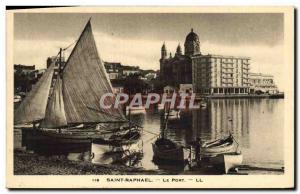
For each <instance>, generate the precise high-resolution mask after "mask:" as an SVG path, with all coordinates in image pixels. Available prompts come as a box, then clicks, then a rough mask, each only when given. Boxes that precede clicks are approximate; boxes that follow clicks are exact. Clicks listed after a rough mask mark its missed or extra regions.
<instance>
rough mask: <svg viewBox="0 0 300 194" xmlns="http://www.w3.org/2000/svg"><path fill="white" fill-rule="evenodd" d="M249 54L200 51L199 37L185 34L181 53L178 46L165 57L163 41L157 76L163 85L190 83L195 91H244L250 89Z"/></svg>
mask: <svg viewBox="0 0 300 194" xmlns="http://www.w3.org/2000/svg"><path fill="white" fill-rule="evenodd" d="M249 62H250V58H248V57H233V56H221V55H204V54H202V53H201V52H200V41H199V36H198V35H197V34H196V33H195V32H193V29H192V30H191V32H190V33H189V34H188V35H187V36H186V39H185V43H184V54H182V51H181V47H180V45H178V47H177V49H176V54H175V56H174V57H172V55H171V53H170V57H167V48H166V45H165V43H164V44H163V46H162V48H161V59H160V77H161V79H162V80H163V81H164V83H165V84H166V85H171V86H174V87H176V88H178V87H179V86H180V84H193V92H195V93H198V94H205V95H208V94H209V95H211V94H222V95H223V94H246V93H248V92H249V77H248V75H249V65H250V63H249Z"/></svg>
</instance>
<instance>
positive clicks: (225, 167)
mask: <svg viewBox="0 0 300 194" xmlns="http://www.w3.org/2000/svg"><path fill="white" fill-rule="evenodd" d="M209 162H210V164H212V165H213V166H214V167H215V168H216V169H217V170H219V171H220V172H222V173H225V174H227V173H228V172H229V170H230V169H232V168H234V167H236V166H239V165H241V164H242V162H243V155H242V153H238V152H231V153H225V154H219V155H217V156H215V157H212V158H210V159H209Z"/></svg>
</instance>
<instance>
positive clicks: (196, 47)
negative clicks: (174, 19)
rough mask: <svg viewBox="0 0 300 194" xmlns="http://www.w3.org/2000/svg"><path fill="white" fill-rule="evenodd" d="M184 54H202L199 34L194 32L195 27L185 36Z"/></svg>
mask: <svg viewBox="0 0 300 194" xmlns="http://www.w3.org/2000/svg"><path fill="white" fill-rule="evenodd" d="M184 54H185V55H187V56H192V55H196V54H200V41H199V36H198V35H197V34H196V33H194V31H193V28H192V29H191V32H190V33H189V34H188V35H187V36H186V38H185V43H184Z"/></svg>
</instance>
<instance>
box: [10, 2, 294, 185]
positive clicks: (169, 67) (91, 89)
mask: <svg viewBox="0 0 300 194" xmlns="http://www.w3.org/2000/svg"><path fill="white" fill-rule="evenodd" d="M6 15H7V31H6V36H7V46H6V48H7V64H6V66H7V107H8V108H7V161H8V163H7V179H8V181H7V186H8V187H10V188H44V187H45V188H176V187H178V188H292V187H294V178H293V177H294V61H293V59H294V50H293V49H294V9H293V8H292V7H276V8H274V7H243V8H238V7H235V8H233V7H232V8H230V7H218V8H217V7H193V8H192V7H182V8H180V7H177V8H174V7H173V8H171V7H166V8H159V7H156V8H154V7H152V8H151V7H148V8H141V7H127V8H126V7H123V8H122V7H106V8H104V7H77V8H76V7H73V8H72V7H70V8H35V9H12V10H6ZM47 175H51V176H47ZM63 175H72V176H68V177H71V178H70V179H69V178H68V179H69V180H66V178H64V177H65V176H63ZM153 175H156V176H153ZM208 175H209V176H208ZM214 177H215V178H214ZM36 180H39V181H38V183H36V184H35V183H34V182H35V181H36ZM42 180H44V181H42ZM222 180H224V182H222ZM72 181H74V182H76V184H74V182H73V183H72ZM228 183H229V184H228ZM132 184H135V185H132Z"/></svg>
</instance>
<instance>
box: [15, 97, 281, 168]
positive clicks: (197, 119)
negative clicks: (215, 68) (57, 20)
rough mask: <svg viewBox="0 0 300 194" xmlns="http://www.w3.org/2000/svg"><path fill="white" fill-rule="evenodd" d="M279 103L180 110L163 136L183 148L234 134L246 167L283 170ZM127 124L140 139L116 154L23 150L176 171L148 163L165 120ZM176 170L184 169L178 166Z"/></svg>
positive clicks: (141, 118)
mask: <svg viewBox="0 0 300 194" xmlns="http://www.w3.org/2000/svg"><path fill="white" fill-rule="evenodd" d="M283 105H284V100H283V99H213V100H209V101H208V104H207V108H200V109H198V110H193V111H190V112H183V113H182V116H181V117H180V119H179V120H172V121H170V122H169V123H168V129H167V130H166V131H165V135H166V137H168V138H169V139H172V140H173V141H175V142H177V143H179V144H181V145H183V146H185V145H187V144H188V143H189V142H191V141H194V140H196V138H197V137H200V138H201V139H202V140H203V141H209V140H213V139H216V138H219V137H224V136H227V135H228V134H229V133H232V134H233V135H234V137H235V139H236V140H237V141H238V142H239V148H240V149H241V150H242V153H243V158H244V160H243V163H244V164H249V165H256V166H266V167H271V166H274V167H281V166H283V138H282V137H283V110H284V106H283ZM131 120H132V121H133V122H135V123H136V124H138V125H140V126H142V127H143V128H144V132H143V134H142V136H141V141H140V142H138V144H137V145H132V146H131V147H130V148H128V147H127V148H126V147H122V148H115V149H120V152H118V151H117V150H115V152H114V153H113V152H111V153H109V152H108V154H107V151H108V150H112V149H111V148H109V147H108V146H103V145H97V144H92V145H90V144H89V145H84V146H82V147H74V146H72V145H71V146H70V147H69V146H65V145H64V146H63V147H57V145H51V146H52V147H51V148H50V149H48V150H47V151H46V152H45V151H44V150H43V149H44V148H45V147H43V146H41V145H36V144H34V142H26V144H27V149H34V150H35V152H37V153H39V154H45V153H47V154H48V155H53V154H60V155H65V156H66V158H67V159H69V160H77V161H78V160H81V161H90V162H92V163H101V164H103V163H105V164H107V163H116V161H117V160H119V161H120V159H121V161H122V162H123V164H126V165H135V166H142V167H144V168H146V169H163V170H166V169H169V170H170V169H171V171H173V172H175V171H176V168H175V170H174V168H173V167H172V165H166V164H157V163H154V162H153V161H152V159H153V151H152V143H154V141H155V140H156V138H157V136H156V135H154V134H157V135H159V134H160V133H161V129H162V127H163V124H164V116H162V114H160V113H157V112H155V111H154V112H153V111H152V112H148V113H147V114H140V115H131ZM149 132H150V133H149ZM23 144H24V142H23ZM15 145H19V144H15ZM126 150H127V151H126ZM121 151H122V152H121ZM55 152H58V153H55ZM128 161H130V162H128ZM175 167H178V166H175ZM178 168H179V167H178ZM180 170H183V168H181V167H180ZM176 172H178V169H177V171H176Z"/></svg>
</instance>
